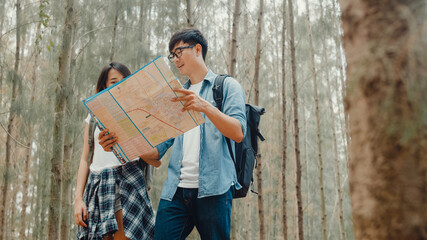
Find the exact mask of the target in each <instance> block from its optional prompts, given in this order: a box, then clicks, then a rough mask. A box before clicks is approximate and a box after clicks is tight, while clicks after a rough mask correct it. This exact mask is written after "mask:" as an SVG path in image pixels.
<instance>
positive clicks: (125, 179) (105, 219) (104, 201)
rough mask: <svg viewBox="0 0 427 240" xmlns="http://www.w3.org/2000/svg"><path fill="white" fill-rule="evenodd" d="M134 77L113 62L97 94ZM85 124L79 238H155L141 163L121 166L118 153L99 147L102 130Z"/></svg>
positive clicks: (79, 187) (76, 210)
mask: <svg viewBox="0 0 427 240" xmlns="http://www.w3.org/2000/svg"><path fill="white" fill-rule="evenodd" d="M130 74H131V72H130V71H129V69H128V68H127V67H126V66H125V65H123V64H120V63H117V62H112V63H110V64H109V65H108V66H106V67H104V69H102V71H101V74H100V76H99V78H98V83H97V85H96V91H97V92H100V91H102V90H104V89H106V88H108V87H110V86H112V85H114V84H115V83H117V82H119V81H120V80H122V79H124V78H125V77H127V76H129V75H130ZM85 121H86V126H85V132H84V143H83V152H82V156H81V159H80V166H79V170H78V175H77V186H76V197H75V205H74V220H75V222H76V224H77V225H79V227H78V233H77V239H152V238H153V233H154V216H153V210H152V205H151V202H150V200H149V198H148V194H147V190H146V187H145V181H144V175H143V172H142V169H141V167H140V163H139V161H132V162H129V163H127V164H126V165H121V164H120V162H119V161H118V159H117V158H116V156H115V155H114V153H112V152H111V151H104V150H103V148H102V147H101V145H99V143H98V140H97V139H98V137H97V136H98V135H99V134H100V129H99V128H98V127H95V128H90V127H89V126H90V124H93V123H91V121H93V120H91V117H90V115H88V117H87V118H86V120H85ZM89 129H95V130H94V132H91V133H89ZM89 134H91V136H93V137H89ZM88 176H89V177H88ZM85 185H86V190H85V191H84V189H85ZM83 191H84V195H83Z"/></svg>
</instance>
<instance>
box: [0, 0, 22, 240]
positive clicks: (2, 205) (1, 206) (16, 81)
mask: <svg viewBox="0 0 427 240" xmlns="http://www.w3.org/2000/svg"><path fill="white" fill-rule="evenodd" d="M4 4H5V3H4ZM15 7H16V48H15V64H14V68H13V70H14V71H13V74H12V96H11V102H10V109H9V120H8V125H7V132H8V133H7V137H6V156H5V169H4V172H3V184H2V185H1V188H2V189H1V195H2V196H1V198H0V201H1V202H0V240H3V238H4V236H5V234H4V233H5V232H6V231H3V230H5V229H4V225H5V220H6V219H7V218H6V206H7V199H8V198H7V197H8V190H9V180H10V179H9V178H10V161H11V155H12V140H13V139H12V134H13V132H14V131H13V130H14V124H15V117H16V110H15V102H16V98H17V95H18V88H19V86H20V81H21V79H20V76H19V60H20V59H19V53H20V45H21V35H20V34H21V0H17V2H16V4H15Z"/></svg>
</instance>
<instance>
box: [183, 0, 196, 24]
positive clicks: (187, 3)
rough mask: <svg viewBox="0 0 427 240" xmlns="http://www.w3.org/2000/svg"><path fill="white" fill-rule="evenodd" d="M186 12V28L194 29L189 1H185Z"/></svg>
mask: <svg viewBox="0 0 427 240" xmlns="http://www.w3.org/2000/svg"><path fill="white" fill-rule="evenodd" d="M185 3H186V6H187V7H186V11H187V27H194V20H193V11H192V7H191V0H186V1H185Z"/></svg>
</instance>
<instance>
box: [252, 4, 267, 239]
mask: <svg viewBox="0 0 427 240" xmlns="http://www.w3.org/2000/svg"><path fill="white" fill-rule="evenodd" d="M263 7H264V1H263V0H260V1H259V12H258V23H257V26H258V27H257V43H256V55H255V75H254V91H255V97H254V104H255V105H259V83H258V79H259V65H260V59H261V32H262V15H263ZM256 162H257V167H256V170H257V173H256V176H257V184H258V185H257V186H258V218H259V239H261V240H263V239H265V226H264V207H263V204H264V200H263V198H264V196H263V193H262V167H263V165H262V164H261V163H262V159H261V154H258V156H256Z"/></svg>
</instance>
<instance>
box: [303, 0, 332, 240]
mask: <svg viewBox="0 0 427 240" xmlns="http://www.w3.org/2000/svg"><path fill="white" fill-rule="evenodd" d="M305 5H306V8H307V10H306V21H307V29H308V41H309V46H310V60H311V74H312V78H313V93H314V103H315V108H316V137H317V162H318V170H319V188H320V208H321V211H322V213H321V214H322V215H321V219H322V239H323V240H326V239H327V237H326V236H327V234H326V208H325V188H324V184H323V159H322V138H321V137H320V115H319V111H320V110H319V96H318V90H317V73H316V65H315V62H314V48H313V40H312V37H311V22H310V7H309V4H308V0H305ZM322 16H323V14H322Z"/></svg>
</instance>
